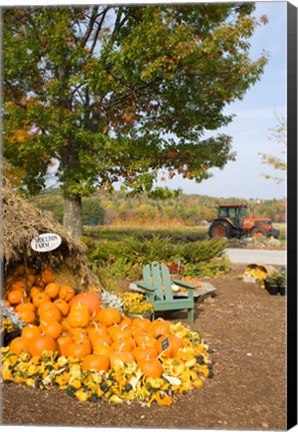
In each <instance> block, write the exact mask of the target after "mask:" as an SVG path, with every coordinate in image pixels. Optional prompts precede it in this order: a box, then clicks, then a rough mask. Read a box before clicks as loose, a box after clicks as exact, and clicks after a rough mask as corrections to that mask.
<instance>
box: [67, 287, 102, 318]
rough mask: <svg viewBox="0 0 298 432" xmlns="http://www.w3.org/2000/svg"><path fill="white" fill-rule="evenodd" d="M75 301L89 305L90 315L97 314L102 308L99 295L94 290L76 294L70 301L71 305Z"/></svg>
mask: <svg viewBox="0 0 298 432" xmlns="http://www.w3.org/2000/svg"><path fill="white" fill-rule="evenodd" d="M74 303H83V304H85V305H87V306H88V309H89V313H90V316H93V315H95V314H96V313H97V312H98V311H100V310H101V303H100V300H99V297H98V295H97V294H96V293H94V292H80V293H79V294H77V295H76V296H74V297H73V298H72V299H71V301H70V302H69V304H70V306H72V305H73V304H74Z"/></svg>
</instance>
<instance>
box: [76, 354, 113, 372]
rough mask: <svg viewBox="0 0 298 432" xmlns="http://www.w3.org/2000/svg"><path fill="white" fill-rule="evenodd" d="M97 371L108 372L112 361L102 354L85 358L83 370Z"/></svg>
mask: <svg viewBox="0 0 298 432" xmlns="http://www.w3.org/2000/svg"><path fill="white" fill-rule="evenodd" d="M91 369H94V370H97V371H99V372H100V371H102V370H104V371H106V372H107V371H108V370H109V369H110V360H109V358H108V357H107V356H105V355H101V354H89V355H87V356H86V357H84V360H83V362H82V370H83V371H86V370H91Z"/></svg>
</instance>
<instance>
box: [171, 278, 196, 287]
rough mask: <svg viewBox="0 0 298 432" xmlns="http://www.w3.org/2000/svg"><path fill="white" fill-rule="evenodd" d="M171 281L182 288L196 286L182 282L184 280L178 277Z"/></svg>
mask: <svg viewBox="0 0 298 432" xmlns="http://www.w3.org/2000/svg"><path fill="white" fill-rule="evenodd" d="M173 282H174V284H175V285H180V286H182V287H183V288H187V289H195V288H197V286H196V285H193V284H190V283H188V282H184V281H182V280H180V279H174V280H173Z"/></svg>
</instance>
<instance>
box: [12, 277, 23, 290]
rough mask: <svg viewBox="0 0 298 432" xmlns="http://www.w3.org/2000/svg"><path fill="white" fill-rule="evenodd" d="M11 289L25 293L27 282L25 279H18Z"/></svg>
mask: <svg viewBox="0 0 298 432" xmlns="http://www.w3.org/2000/svg"><path fill="white" fill-rule="evenodd" d="M10 289H11V290H12V291H13V290H20V291H25V290H26V281H25V279H18V280H16V281H15V282H13V283H12V284H11V287H10Z"/></svg>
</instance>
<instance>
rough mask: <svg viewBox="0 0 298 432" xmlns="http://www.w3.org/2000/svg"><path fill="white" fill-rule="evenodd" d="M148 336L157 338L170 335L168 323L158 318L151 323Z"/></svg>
mask: <svg viewBox="0 0 298 432" xmlns="http://www.w3.org/2000/svg"><path fill="white" fill-rule="evenodd" d="M147 333H148V335H149V336H153V337H155V338H157V337H159V336H166V335H169V334H170V323H169V321H166V320H164V319H162V318H158V319H157V320H154V321H152V322H151V324H150V326H149V328H148V331H147Z"/></svg>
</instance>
